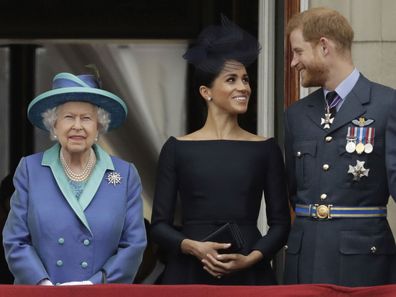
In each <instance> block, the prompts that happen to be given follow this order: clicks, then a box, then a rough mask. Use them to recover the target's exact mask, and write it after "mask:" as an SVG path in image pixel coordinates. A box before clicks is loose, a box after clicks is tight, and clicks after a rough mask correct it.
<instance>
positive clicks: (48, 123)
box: [41, 105, 111, 140]
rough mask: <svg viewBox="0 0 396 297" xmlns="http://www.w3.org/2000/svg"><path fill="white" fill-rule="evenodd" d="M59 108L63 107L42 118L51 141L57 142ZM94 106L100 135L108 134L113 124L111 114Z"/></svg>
mask: <svg viewBox="0 0 396 297" xmlns="http://www.w3.org/2000/svg"><path fill="white" fill-rule="evenodd" d="M59 106H61V105H58V106H56V107H54V108H49V109H47V110H46V111H44V112H43V113H42V114H41V116H42V118H43V124H44V126H45V128H47V130H48V131H49V132H50V139H51V140H57V137H56V135H55V132H54V126H55V122H56V120H57V118H58V114H57V109H58V107H59ZM94 106H95V108H96V111H97V113H98V126H99V129H98V130H99V133H100V134H103V133H106V132H107V130H108V129H109V125H110V122H111V118H110V113H108V112H107V111H106V110H104V109H103V108H101V107H98V106H96V105H94Z"/></svg>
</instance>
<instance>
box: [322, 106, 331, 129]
mask: <svg viewBox="0 0 396 297" xmlns="http://www.w3.org/2000/svg"><path fill="white" fill-rule="evenodd" d="M327 109H328V107H327ZM333 121H334V118H332V117H331V113H330V112H329V110H327V112H326V113H325V117H324V118H320V124H321V125H324V126H323V129H329V128H330V125H331V124H333Z"/></svg>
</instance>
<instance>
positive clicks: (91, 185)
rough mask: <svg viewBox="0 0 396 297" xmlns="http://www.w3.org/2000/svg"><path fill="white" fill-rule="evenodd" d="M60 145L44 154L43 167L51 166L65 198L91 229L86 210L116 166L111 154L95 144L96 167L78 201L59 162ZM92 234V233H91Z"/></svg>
mask: <svg viewBox="0 0 396 297" xmlns="http://www.w3.org/2000/svg"><path fill="white" fill-rule="evenodd" d="M60 148H61V146H60V144H59V143H57V144H55V145H54V146H52V147H51V148H49V149H48V150H46V151H45V152H44V155H43V160H42V162H41V165H43V166H49V167H50V168H51V171H52V173H53V175H54V178H55V180H56V183H57V184H58V186H59V188H60V190H61V192H62V194H63V196H64V197H65V199H66V201H67V202H68V203H69V205H70V207H71V208H72V209H73V211H74V212H75V213H76V215H77V216H78V218H79V219H80V220H81V222H82V223H83V224H84V225H85V227H87V229H88V230H89V231H90V232H91V229H90V228H89V224H88V221H87V218H86V217H85V214H84V210H85V209H86V208H87V207H88V205H89V204H90V203H91V201H92V199H93V198H94V196H95V194H96V191H97V190H98V188H99V186H100V184H101V182H102V180H103V177H104V174H105V172H106V170H114V164H113V161H112V160H111V157H110V155H109V154H107V153H106V152H105V151H104V150H103V149H102V148H101V147H100V146H99V145H97V144H94V145H93V147H92V148H93V149H94V151H95V155H96V165H95V167H94V170H93V171H92V173H91V176H90V177H89V179H88V182H87V184H86V185H85V188H84V191H83V192H82V194H81V196H80V199H79V200H77V199H76V197H75V195H74V193H73V191H72V189H71V188H70V185H69V182H68V179H67V177H66V174H65V172H64V170H63V166H62V164H61V162H60V160H59V151H60ZM91 233H92V232H91Z"/></svg>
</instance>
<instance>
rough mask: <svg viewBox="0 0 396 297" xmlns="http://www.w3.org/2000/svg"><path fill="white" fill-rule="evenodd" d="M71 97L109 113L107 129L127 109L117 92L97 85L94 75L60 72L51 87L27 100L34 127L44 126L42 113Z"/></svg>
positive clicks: (122, 118) (116, 124)
mask: <svg viewBox="0 0 396 297" xmlns="http://www.w3.org/2000/svg"><path fill="white" fill-rule="evenodd" d="M70 101H78V102H88V103H91V104H93V105H96V106H98V107H101V108H103V109H104V110H106V111H107V112H108V113H109V114H110V120H111V121H110V125H109V130H111V129H114V128H117V127H119V126H120V125H121V124H122V123H123V122H124V121H125V119H126V116H127V113H128V109H127V107H126V105H125V103H124V101H123V100H122V99H121V98H119V97H118V96H116V95H114V94H112V93H110V92H107V91H105V90H102V89H100V88H99V83H98V81H97V79H96V77H95V76H94V75H90V74H84V75H73V74H71V73H66V72H63V73H59V74H57V75H55V77H54V79H53V81H52V90H50V91H47V92H45V93H42V94H41V95H39V96H37V97H36V98H34V99H33V101H32V102H30V104H29V107H28V112H27V113H28V118H29V120H30V122H31V123H32V124H33V125H35V126H36V127H38V128H40V129H43V130H47V128H46V127H45V126H44V123H43V117H42V113H43V112H45V111H46V110H48V109H51V108H54V107H56V106H58V105H61V104H63V103H66V102H70Z"/></svg>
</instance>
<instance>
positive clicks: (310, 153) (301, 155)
mask: <svg viewBox="0 0 396 297" xmlns="http://www.w3.org/2000/svg"><path fill="white" fill-rule="evenodd" d="M316 146H317V143H316V141H315V140H307V141H301V142H296V143H295V144H294V146H293V153H294V157H295V160H296V178H297V185H298V187H302V188H307V187H308V186H309V185H310V183H312V180H313V174H314V172H315V156H316V149H317V147H316Z"/></svg>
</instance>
